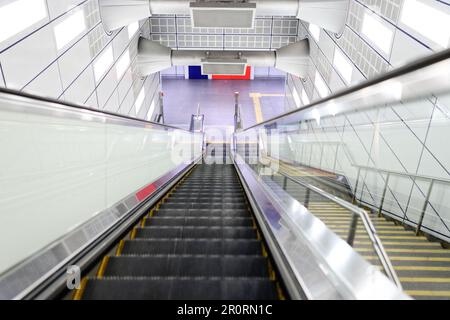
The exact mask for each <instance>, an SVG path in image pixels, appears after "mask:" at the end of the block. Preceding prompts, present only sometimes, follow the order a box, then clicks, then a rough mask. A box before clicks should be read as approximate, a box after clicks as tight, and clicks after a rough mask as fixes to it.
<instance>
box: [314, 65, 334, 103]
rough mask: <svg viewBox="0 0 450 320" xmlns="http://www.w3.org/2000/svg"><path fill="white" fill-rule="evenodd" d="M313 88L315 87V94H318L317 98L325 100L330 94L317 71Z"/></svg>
mask: <svg viewBox="0 0 450 320" xmlns="http://www.w3.org/2000/svg"><path fill="white" fill-rule="evenodd" d="M314 86H315V87H316V89H317V92H318V93H319V96H320V97H321V98H325V97H327V96H328V95H329V94H330V89H328V86H327V85H326V83H325V81H324V80H323V78H322V76H321V75H320V73H319V71H316V77H315V80H314Z"/></svg>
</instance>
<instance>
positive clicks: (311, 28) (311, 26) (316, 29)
mask: <svg viewBox="0 0 450 320" xmlns="http://www.w3.org/2000/svg"><path fill="white" fill-rule="evenodd" d="M308 29H309V32H311V35H312V36H313V38H314V39H315V40H316V41H317V42H319V40H320V28H319V27H318V26H316V25H315V24H312V23H310V24H309V28H308Z"/></svg>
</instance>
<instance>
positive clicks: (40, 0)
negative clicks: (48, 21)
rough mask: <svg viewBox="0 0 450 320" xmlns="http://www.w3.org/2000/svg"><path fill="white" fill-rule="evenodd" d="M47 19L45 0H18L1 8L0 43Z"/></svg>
mask: <svg viewBox="0 0 450 320" xmlns="http://www.w3.org/2000/svg"><path fill="white" fill-rule="evenodd" d="M45 18H47V5H46V1H45V0H17V1H14V2H11V3H9V4H7V5H3V6H0V42H2V41H4V40H7V39H9V38H11V37H12V36H14V35H16V34H18V33H19V32H21V31H24V30H25V29H26V28H28V27H31V26H32V25H33V24H35V23H37V22H39V21H41V20H42V19H45Z"/></svg>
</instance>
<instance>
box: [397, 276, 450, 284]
mask: <svg viewBox="0 0 450 320" xmlns="http://www.w3.org/2000/svg"><path fill="white" fill-rule="evenodd" d="M400 281H401V282H422V283H424V282H432V283H450V278H431V277H400Z"/></svg>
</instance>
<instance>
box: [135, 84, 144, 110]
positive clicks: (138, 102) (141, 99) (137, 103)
mask: <svg viewBox="0 0 450 320" xmlns="http://www.w3.org/2000/svg"><path fill="white" fill-rule="evenodd" d="M144 88H145V87H144V86H143V87H142V89H141V91H140V92H139V94H138V96H137V98H136V101H135V102H134V107H135V108H136V115H138V114H139V111H140V110H141V107H142V105H143V104H144V100H145V90H144Z"/></svg>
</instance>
